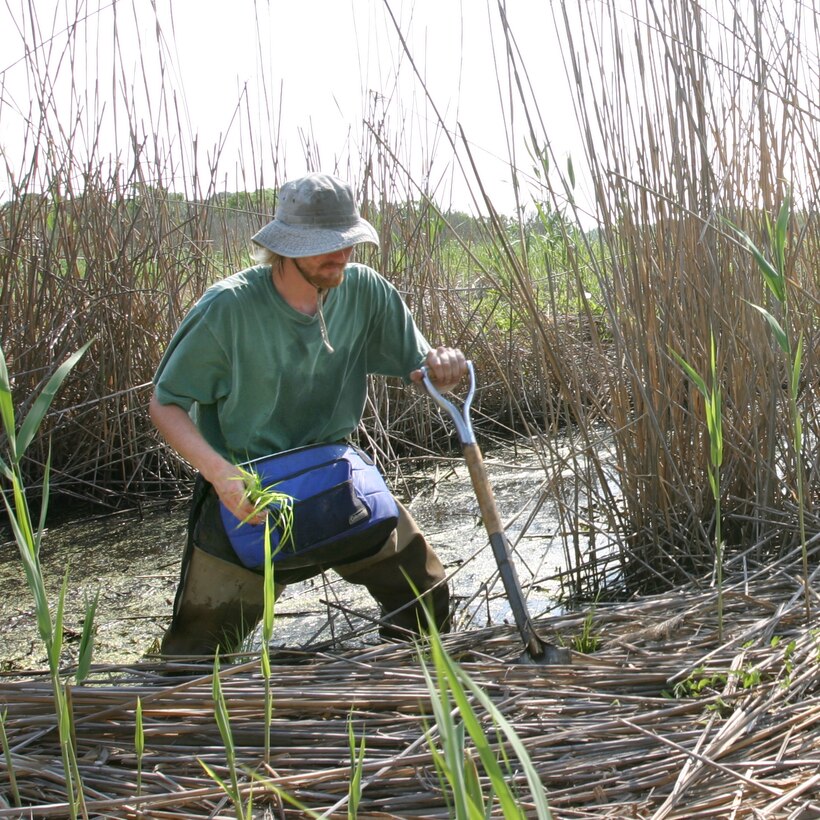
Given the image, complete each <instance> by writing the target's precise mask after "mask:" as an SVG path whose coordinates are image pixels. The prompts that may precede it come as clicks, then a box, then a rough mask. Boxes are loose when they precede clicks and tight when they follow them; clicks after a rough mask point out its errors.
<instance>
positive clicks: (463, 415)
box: [421, 361, 476, 446]
mask: <svg viewBox="0 0 820 820" xmlns="http://www.w3.org/2000/svg"><path fill="white" fill-rule="evenodd" d="M467 372H468V373H469V375H470V389H469V390H468V391H467V396H466V398H465V399H464V405H463V407H462V409H461V411H460V412H459V409H458V408H457V407H456V406H455V405H454V404H453V403H452V402H451V401H450V400H449V399H445V398H444V396H442V395H441V393H439V392H438V389H437V388H436V386H435V385H434V384H433V382H432V381H430V376H429V375H428V373H427V368H426V367H422V368H421V378H422V381H423V382H424V386H425V387H426V388H427V392H428V393H429V394H430V396H431V398H432V399H433V401H435V403H436V404H437V405H438V406H439V407H440V408H441V409H442V410H444V411H446V412H447V414H448V415H449V416H450V418H451V419H452V420H453V424H455V426H456V432H457V433H458V439H459V441H460V442H461V443H462V445H464V446H466V445H468V444H475V443H476V440H475V434H474V433H473V423H472V422H471V421H470V405H471V404H472V403H473V395H474V394H475V369H474V368H473V363H472V362H471V361H468V362H467Z"/></svg>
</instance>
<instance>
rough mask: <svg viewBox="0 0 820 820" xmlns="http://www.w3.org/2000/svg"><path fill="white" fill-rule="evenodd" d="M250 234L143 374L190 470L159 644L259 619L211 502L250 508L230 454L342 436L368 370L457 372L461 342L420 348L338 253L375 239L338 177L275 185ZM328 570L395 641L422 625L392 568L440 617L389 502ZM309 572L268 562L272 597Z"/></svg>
mask: <svg viewBox="0 0 820 820" xmlns="http://www.w3.org/2000/svg"><path fill="white" fill-rule="evenodd" d="M252 240H253V242H254V243H255V244H256V245H257V246H258V247H259V251H258V252H257V254H256V258H257V260H258V261H260V262H261V263H262V264H260V265H257V266H256V267H252V268H250V269H248V270H245V271H241V272H240V273H237V274H234V275H233V276H231V277H229V278H228V279H225V280H223V281H221V282H218V283H217V284H216V285H214V286H212V287H211V288H209V289H208V291H207V292H206V293H205V294H204V296H203V297H202V298H201V299H200V301H199V302H198V303H197V304H196V305H195V306H194V307H193V309H192V310H191V311H190V313H189V314H188V315H187V316H186V317H185V319H184V320H183V322H182V324H181V325H180V327H179V329H178V330H177V332H176V334H175V335H174V337H173V339H172V340H171V343H170V345H169V347H168V350H167V351H166V353H165V355H164V356H163V359H162V361H161V363H160V365H159V368H158V370H157V373H156V376H155V379H154V383H155V390H154V395H153V396H152V398H151V405H150V411H151V418H152V420H153V422H154V424H155V425H156V426H157V428H158V429H159V431H160V432H161V433H162V434H163V436H164V437H165V438H166V440H167V441H168V442H169V443H170V444H171V446H172V447H174V448H175V449H176V450H177V451H178V452H179V454H180V455H181V456H183V458H185V459H186V460H187V461H188V462H189V463H191V464H192V465H193V466H194V467H195V468H196V469H197V470H198V471H199V473H200V479H199V480H198V483H197V487H196V488H195V491H194V501H193V504H192V510H191V518H190V522H189V538H188V545H187V547H186V550H185V556H184V559H183V566H182V573H181V579H180V585H179V588H178V590H177V595H176V600H175V603H174V616H173V620H172V623H171V626H170V627H169V629H168V631H167V633H166V635H165V637H164V639H163V642H162V652H163V654H166V655H201V654H212V653H213V652H214V650H215V649H216V647H217V646H221V647H223V648H226V645H233V646H236V645H238V644H239V643H241V641H242V639H243V638H244V637H245V636H246V635H247V634H248V633H249V632H250V631H251V630H253V628H254V627H255V626H256V624H257V623H258V622H259V619H260V618H261V615H262V612H263V604H264V597H263V588H262V587H263V585H262V576H261V575H260V574H259V573H258V572H252V571H250V570H247V569H245V568H244V567H243V566H242V565H241V564H240V563H239V561H238V559H237V557H236V555H235V554H234V553H233V551H232V549H231V547H230V544H229V542H228V541H227V538H226V536H225V533H224V528H223V527H222V525H221V523H220V520H219V514H218V510H219V504H218V500H221V501H222V503H223V504H224V505H225V506H226V507H227V509H228V510H229V511H230V512H232V513H233V514H234V515H235V516H236V517H237V518H239V519H240V520H244V519H246V518H247V517H248V516H249V515H251V514H252V508H251V506H250V504H249V501H248V499H247V498H246V497H245V494H244V483H243V482H242V480H241V476H240V472H239V470H238V468H237V466H236V464H237V463H239V462H244V461H248V460H251V459H255V458H260V457H263V456H266V455H270V454H272V453H276V452H280V451H283V450H289V449H292V448H294V447H300V446H302V445H307V444H313V443H319V442H336V441H341V440H343V439H345V438H346V437H348V436H349V435H350V434H352V433H353V431H354V430H355V429H356V427H357V426H358V424H359V421H360V420H361V415H362V411H363V409H364V405H365V400H366V393H367V375H368V374H370V373H377V374H381V375H387V376H398V377H403V378H404V379H405V380H408V381H414V382H420V381H421V379H422V375H421V370H420V368H421V367H422V365H426V366H427V368H428V373H429V375H430V378H431V380H432V381H433V383H434V384H435V385H436V387H437V388H438V389H439V390H441V391H445V390H449V389H452V387H454V386H455V384H456V383H457V382H458V380H459V379H460V378H461V376H462V375H463V373H464V372H465V370H466V364H465V360H464V355H463V354H462V353H461V351H459V350H455V349H452V348H448V347H438V348H437V349H435V350H433V349H431V348H430V345H429V344H428V343H427V341H426V340H425V339H424V337H423V336H422V335H421V333H420V332H419V331H418V329H417V328H416V325H415V323H414V322H413V319H412V317H411V315H410V313H409V311H408V309H407V307H406V305H405V304H404V302H403V301H402V299H401V297H400V296H399V294H398V292H397V291H396V289H395V288H394V287H393V286H392V285H391V284H390V283H389V282H387V281H386V280H385V279H384V278H383V277H381V276H380V275H379V274H378V273H376V271H374V270H372V269H370V268H368V267H365V266H364V265H357V264H350V258H351V254H352V251H353V247H354V246H355V245H357V244H359V243H361V242H371V243H373V244H378V235H377V233H376V231H375V229H374V228H373V226H372V225H370V223H368V222H367V221H366V220H364V219H363V218H362V217H361V216H360V214H359V211H358V208H357V206H356V203H355V201H354V198H353V192H352V190H351V188H350V186H349V185H348V184H347V183H345V182H343V181H341V180H339V179H336V178H335V177H332V176H328V175H326V174H309V175H307V176H305V177H303V178H301V179H297V180H293V181H291V182H288V183H285V185H283V186H282V188H281V190H280V192H279V198H278V201H277V208H276V213H275V217H274V219H273V220H272V221H271V222H269V223H268V224H267V225H265V227H263V228H262V229H261V230H260V231H259V232H258V233H256V234H255V235H254V236H253V237H252ZM251 521H252V522H253V523H258V522H259V516H257V517H256V518H251ZM332 568H333V569H335V570H336V571H337V572H338V573H339V574H340V575H341V576H342V577H344V578H345V579H346V580H348V581H350V582H352V583H356V584H364V585H365V586H366V587H367V588H368V590H369V592H370V593H371V594H372V595H373V597H374V598H375V599H376V600H377V601H378V602H379V603H380V604H381V607H382V610H383V612H384V613H385V618H384V619H383V622H382V630H381V631H382V634H383V635H385V636H387V637H407V636H408V635H411V634H412V633H414V632H416V631H417V630H418V624H419V619H420V617H421V618H422V623H423V615H422V613H421V611H420V609H419V606H418V602H417V601H416V599H415V596H414V595H413V593H412V591H411V588H410V586H409V584H408V582H407V578H406V577H405V574H404V573H407V576H409V578H410V579H411V581H412V582H413V584H414V585H415V587H416V588H417V589H418V590H419V593H420V594H421V595H423V596H424V597H425V599H426V601H427V602H428V605H429V608H430V609H431V610H432V612H433V614H434V617H435V619H436V621H437V622H438V624H439V625H440V627H441V628H444V629H446V625H447V617H448V614H449V591H448V588H447V584H446V580H445V574H444V570H443V567H442V565H441V562H440V561H439V559H438V558H437V557H436V555H435V553H434V552H433V551H432V550H431V549H430V546H429V545H428V544H427V542H426V541H425V539H424V537H423V535H422V534H421V532H420V531H419V529H418V527H417V525H416V523H415V522H414V521H413V519H412V517H411V516H410V514H409V513H408V512H407V510H405V509H404V507H402V506H401V505H400V504H399V521H398V525H397V527H396V529H395V531H394V532H393V534H392V535H391V536H390V538H389V539H388V540H387V541H386V542H385V544H384V545H383V546H382V547H381V549H379V551H378V552H377V553H376V554H375V555H369V556H366V557H363V558H361V559H360V560H354V561H352V562H350V563H346V564H339V565H334V566H332ZM322 569H323V568H322V567H315V568H310V570H309V572H308V573H304V572H303V573H302V574H301V575H299V576H297V575H294V574H293V573H291V574H290V575H287V574H285V575H282V574H277V576H276V578H277V581H278V583H277V590H276V593H277V595H278V594H279V593H280V592H281V590H282V588H283V582H287V581H294V580H298V579H299V578H303V577H309V575H310V574H317V573H319V572H320V571H321V570H322ZM396 610H398V611H396Z"/></svg>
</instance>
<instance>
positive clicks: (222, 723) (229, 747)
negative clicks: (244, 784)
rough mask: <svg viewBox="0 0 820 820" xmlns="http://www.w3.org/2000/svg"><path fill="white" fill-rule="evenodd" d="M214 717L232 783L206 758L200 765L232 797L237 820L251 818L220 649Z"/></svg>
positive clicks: (217, 653) (251, 802) (214, 697)
mask: <svg viewBox="0 0 820 820" xmlns="http://www.w3.org/2000/svg"><path fill="white" fill-rule="evenodd" d="M212 696H213V702H214V717H215V719H216V725H217V728H218V729H219V735H220V737H221V738H222V744H223V745H224V747H225V765H226V766H227V768H228V774H229V776H230V783H226V782H225V781H224V780H223V779H222V778H221V777H220V776H219V775H218V774H217V773H216V772H215V771H214V770H213V769H212V768H211V767H210V766H209V765H208V764H207V763H205V761H204V760H200V761H199V765H200V766H202V768H203V769H204V770H205V773H206V774H207V775H208V777H210V778H211V780H213V781H214V782H215V783H216V784H217V785H218V786H219V787H220V788H221V789H222V790H223V791H224V792H225V794H226V795H227V796H228V797H229V798H230V800H231V802H232V803H233V807H234V812H235V814H236V820H250V818H251V817H252V816H253V792H251V794H250V796H249V797H248V803H247V805H246V806H243V804H242V803H243V801H242V791H241V790H240V788H239V770H238V767H237V764H236V746H235V745H234V741H233V731H232V730H231V716H230V714H229V713H228V704H227V703H226V702H225V693H224V692H223V691H222V680H221V678H220V677H219V649H217V651H216V653H215V655H214V672H213V689H212Z"/></svg>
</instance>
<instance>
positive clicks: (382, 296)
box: [367, 278, 430, 383]
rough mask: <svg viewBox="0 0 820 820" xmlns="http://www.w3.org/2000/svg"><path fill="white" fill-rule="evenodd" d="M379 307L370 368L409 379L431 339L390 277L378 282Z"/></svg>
mask: <svg viewBox="0 0 820 820" xmlns="http://www.w3.org/2000/svg"><path fill="white" fill-rule="evenodd" d="M378 286H379V287H378V289H377V300H378V302H379V303H380V304H379V309H378V310H376V311H374V316H376V317H377V320H376V321H375V322H374V324H373V328H372V331H371V336H370V344H369V355H368V368H367V369H368V371H369V372H370V373H375V374H378V375H380V376H399V377H400V378H402V379H403V380H404V381H405V382H406V383H409V381H410V373H411V372H412V371H413V370H417V369H418V368H419V367H421V365H422V364H423V363H424V360H425V358H426V356H427V352H428V351H429V350H430V343H429V342H428V341H427V339H425V338H424V335H423V334H422V332H421V331H420V330H419V329H418V327H417V326H416V323H415V321H414V320H413V316H412V314H411V313H410V310H409V308H408V307H407V305H406V304H405V302H404V300H403V299H402V297H401V294H400V293H399V292H398V291H397V290H396V288H395V287H393V285H391V284H390V283H389V282H387V280H385V279H381V278H380V280H379V282H378Z"/></svg>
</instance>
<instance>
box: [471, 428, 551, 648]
mask: <svg viewBox="0 0 820 820" xmlns="http://www.w3.org/2000/svg"><path fill="white" fill-rule="evenodd" d="M462 449H463V451H464V460H465V462H466V463H467V470H468V471H469V473H470V481H471V482H472V485H473V490H474V491H475V495H476V498H477V499H478V508H479V510H481V518H482V520H483V522H484V527H485V529H486V530H487V535H488V536H489V538H490V546H491V547H492V550H493V556H494V557H495V562H496V564H497V566H498V572H499V574H500V575H501V582H502V583H503V584H504V591H505V592H506V593H507V600H508V601H509V602H510V609H512V613H513V618H514V619H515V625H516V627H517V628H518V632H519V634H520V635H521V638H522V640H523V641H524V645H525V646H526V648H527V652H528V654H529V655H530V657H531V658H540V657H541V656H542V655H543V654H544V648H543V644H542V641H541V639H540V638H539V637H538V635H537V634H536V632H535V629H534V627H533V625H532V621H531V620H530V615H529V612H528V611H527V605H526V603H525V601H524V595H523V593H522V591H521V582H520V581H519V580H518V573H517V572H516V570H515V564H513V562H512V561H511V560H510V546H509V542H508V541H507V536H506V535H505V533H504V527H503V525H502V523H501V516H500V515H499V514H498V508H497V507H496V505H495V497H494V496H493V491H492V487H491V486H490V481H489V479H488V478H487V470H486V469H485V467H484V459H483V457H482V455H481V450H479V449H478V445H477V444H465V445H463V446H462Z"/></svg>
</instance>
